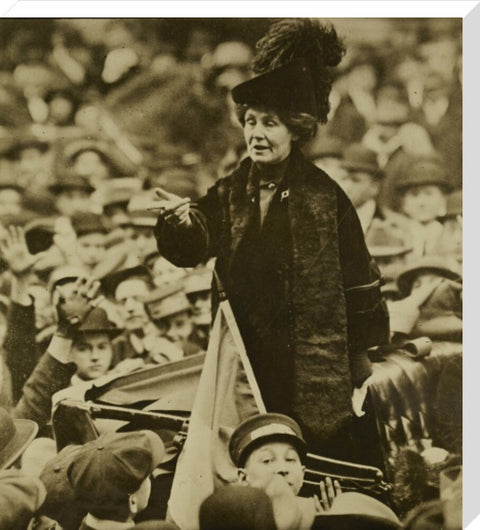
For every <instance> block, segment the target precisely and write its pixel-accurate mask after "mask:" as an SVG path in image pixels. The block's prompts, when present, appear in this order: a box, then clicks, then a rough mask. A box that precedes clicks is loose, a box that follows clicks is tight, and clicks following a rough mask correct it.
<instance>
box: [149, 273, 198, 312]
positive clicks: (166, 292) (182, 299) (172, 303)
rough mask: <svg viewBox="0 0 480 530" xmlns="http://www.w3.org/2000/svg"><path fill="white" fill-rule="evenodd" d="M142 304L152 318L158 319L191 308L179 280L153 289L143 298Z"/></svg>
mask: <svg viewBox="0 0 480 530" xmlns="http://www.w3.org/2000/svg"><path fill="white" fill-rule="evenodd" d="M144 304H145V307H146V308H147V312H148V314H149V316H150V318H151V319H152V320H160V319H162V318H166V317H169V316H171V315H176V314H177V313H181V312H183V311H188V310H189V309H191V306H190V302H189V301H188V298H187V297H186V295H185V292H184V290H183V285H182V284H181V283H180V282H175V283H172V284H168V285H165V286H162V287H158V288H157V289H154V290H153V291H151V292H150V293H149V294H148V295H147V296H146V297H145V298H144Z"/></svg>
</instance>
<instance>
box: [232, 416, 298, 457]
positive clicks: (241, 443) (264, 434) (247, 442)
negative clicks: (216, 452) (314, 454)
mask: <svg viewBox="0 0 480 530" xmlns="http://www.w3.org/2000/svg"><path fill="white" fill-rule="evenodd" d="M274 440H281V441H285V442H288V443H291V444H292V445H293V446H294V447H295V448H296V449H297V451H298V454H299V456H300V458H301V459H302V460H303V458H304V457H305V454H306V449H307V447H306V443H305V440H304V439H303V434H302V431H301V430H300V427H299V425H298V424H297V422H296V421H294V420H292V418H289V417H288V416H285V415H284V414H277V413H273V412H268V413H265V414H256V415H255V416H251V417H250V418H247V419H246V420H244V421H243V422H242V423H241V424H240V425H239V426H238V427H237V428H236V429H235V431H234V432H233V434H232V436H231V438H230V443H229V446H228V450H229V453H230V458H231V459H232V461H233V463H234V464H235V465H236V466H237V467H242V466H243V465H244V464H245V461H246V459H247V456H248V455H249V454H250V453H251V452H252V451H253V450H254V449H256V448H257V447H260V446H261V445H263V444H264V443H268V442H269V441H274Z"/></svg>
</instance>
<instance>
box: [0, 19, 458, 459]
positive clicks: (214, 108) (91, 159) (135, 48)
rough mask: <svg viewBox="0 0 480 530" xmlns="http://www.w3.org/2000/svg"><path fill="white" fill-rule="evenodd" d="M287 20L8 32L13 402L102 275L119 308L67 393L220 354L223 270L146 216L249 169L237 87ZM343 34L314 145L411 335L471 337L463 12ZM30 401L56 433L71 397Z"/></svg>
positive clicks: (10, 27) (8, 324) (0, 307)
mask: <svg viewBox="0 0 480 530" xmlns="http://www.w3.org/2000/svg"><path fill="white" fill-rule="evenodd" d="M271 22H272V19H213V18H212V19H141V20H140V19H90V20H81V19H70V20H51V19H44V20H40V19H35V20H28V19H11V20H7V19H5V20H2V21H1V25H0V27H1V31H0V40H1V46H0V251H1V252H0V271H1V275H0V344H3V356H2V358H1V365H0V370H1V371H0V374H1V377H0V384H1V387H0V399H1V405H3V406H5V407H8V408H10V407H18V406H19V403H18V402H19V400H21V398H22V396H23V398H22V399H24V398H25V389H24V385H25V383H26V382H27V380H29V377H31V376H32V374H33V373H34V372H35V370H36V369H38V366H39V359H40V357H41V355H42V354H43V352H44V351H45V350H46V347H47V345H48V343H49V341H50V339H51V337H52V335H53V333H54V330H55V329H56V328H57V325H58V319H59V316H58V312H57V306H58V302H59V300H60V299H61V298H62V297H63V298H68V296H69V294H68V290H69V289H70V290H72V289H73V288H74V287H75V286H76V287H77V289H78V282H77V283H75V282H76V281H77V280H78V278H81V277H84V276H87V277H91V278H94V279H96V280H98V281H99V282H100V288H99V290H98V293H99V294H102V295H103V296H104V300H103V302H102V303H101V308H100V307H99V308H97V309H95V310H94V311H93V312H92V313H91V314H90V316H89V317H88V318H87V320H86V322H84V323H83V324H82V331H83V335H82V337H83V338H82V340H78V341H77V343H75V347H74V350H75V352H74V353H73V355H76V358H74V362H75V366H76V372H75V373H70V374H68V377H67V379H66V380H65V381H63V382H62V380H61V379H58V380H57V381H56V386H57V387H58V386H60V388H61V385H62V384H63V385H64V386H67V385H69V384H75V383H76V382H78V381H79V380H80V381H82V380H92V379H95V378H97V377H100V376H102V375H104V374H106V373H107V372H108V371H109V370H111V369H114V370H117V371H130V370H132V369H135V368H138V367H140V366H143V365H145V364H151V363H153V364H162V363H165V362H169V361H172V360H178V359H181V358H182V357H185V356H188V355H192V354H195V353H198V352H202V351H205V350H206V347H207V343H208V336H209V329H210V324H211V314H210V313H211V311H210V284H211V281H212V270H213V266H212V264H211V263H205V264H204V265H202V266H201V267H199V268H197V269H195V270H186V269H179V268H177V267H174V266H173V265H171V264H170V263H169V262H168V261H167V260H165V259H164V258H163V257H162V256H161V254H160V253H159V252H158V249H157V247H156V241H155V238H154V235H153V227H154V226H155V224H156V216H155V214H153V213H152V212H149V211H148V209H147V207H148V205H149V204H150V202H151V201H152V200H153V199H154V192H153V190H154V188H155V187H156V186H160V187H162V188H163V189H165V190H167V191H168V192H171V193H175V194H177V195H180V196H182V197H190V198H191V199H192V200H193V201H195V199H197V198H199V197H200V196H202V195H203V194H204V193H205V192H206V190H207V189H208V187H209V186H210V185H212V184H213V183H214V182H215V181H216V180H217V179H219V178H221V177H223V176H226V175H228V174H229V173H230V172H231V171H232V170H233V169H235V168H236V167H237V165H238V163H239V162H240V161H241V160H242V158H243V157H244V156H245V149H244V140H243V134H242V129H241V127H240V125H239V124H238V122H237V120H236V118H235V114H234V109H233V103H232V101H231V99H230V90H231V88H232V87H234V86H235V85H237V84H239V83H241V82H243V81H245V80H247V79H248V78H249V77H250V76H251V75H252V73H251V70H250V62H251V59H252V56H253V50H254V45H255V42H256V41H257V40H258V38H259V37H261V36H262V35H263V34H264V33H265V31H266V29H267V28H268V26H269V25H270V24H271ZM332 22H333V23H334V24H335V27H336V28H337V31H338V33H339V34H340V35H342V36H343V37H344V39H345V42H346V48H347V54H346V56H345V58H344V60H343V61H342V63H341V64H340V67H339V68H338V73H337V76H336V79H335V81H334V84H333V89H332V93H331V101H330V104H331V110H330V114H329V120H328V123H327V124H326V125H325V126H322V127H320V128H319V132H318V133H317V135H316V137H315V138H314V139H313V140H311V141H310V142H309V143H308V144H307V145H306V146H305V147H304V152H305V154H306V156H307V157H308V158H309V159H310V160H312V161H313V162H314V164H315V165H317V166H318V167H320V168H322V169H324V170H325V171H326V172H327V173H328V174H329V175H330V176H331V177H332V178H333V179H335V180H336V181H337V182H338V183H339V184H340V185H341V186H342V188H343V189H344V191H345V192H346V193H347V195H348V196H349V198H350V199H351V201H352V203H353V205H354V206H355V208H356V209H357V212H358V215H359V218H360V221H361V224H362V227H363V229H364V233H365V237H366V241H367V245H368V247H369V250H370V253H371V255H372V256H373V257H374V258H375V260H376V262H377V264H378V266H379V268H380V270H381V272H382V273H383V276H384V279H385V285H384V286H383V290H384V294H385V297H386V299H387V302H388V304H389V309H390V325H391V333H392V340H393V341H395V340H401V341H403V340H405V338H416V337H420V336H425V335H427V336H429V337H430V338H432V339H433V340H452V341H457V342H460V341H461V335H462V314H461V312H462V286H461V278H462V270H461V267H462V198H461V187H462V49H461V43H462V40H461V39H462V35H461V19H414V18H412V19H336V20H332ZM82 341H83V342H82ZM102 341H103V342H102ZM87 351H88V352H89V357H88V359H87V358H86V357H87V356H86V354H85V352H87ZM53 373H54V372H51V373H50V377H51V376H52V374H53ZM43 376H44V374H43V375H42V377H43ZM460 377H461V376H460ZM460 382H461V378H460ZM26 389H27V393H26V397H27V403H26V402H25V400H24V401H20V407H24V408H23V409H22V410H23V415H24V417H31V418H32V419H35V421H37V423H39V424H40V427H42V425H44V424H45V423H46V422H47V420H48V417H49V415H50V398H51V393H52V389H51V388H50V389H49V391H48V392H47V394H48V395H46V396H45V395H43V396H41V397H42V399H43V401H42V400H40V401H39V400H38V399H37V397H38V396H37V397H34V398H33V401H32V399H30V398H31V394H30V393H31V385H30V386H29V385H28V384H27V386H26ZM35 392H37V390H35ZM29 399H30V401H29ZM32 403H33V404H32ZM32 407H33V408H32ZM457 412H458V411H457ZM460 412H461V397H460ZM17 415H18V414H17ZM20 417H22V416H21V415H20ZM455 421H456V420H455ZM455 436H456V438H455V440H454V441H453V442H452V444H453V445H452V448H451V450H452V451H454V452H456V450H458V448H459V447H460V448H461V433H460V434H459V432H458V430H457V431H456V432H455ZM460 450H461V449H460Z"/></svg>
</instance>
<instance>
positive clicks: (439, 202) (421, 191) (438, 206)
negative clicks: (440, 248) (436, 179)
mask: <svg viewBox="0 0 480 530" xmlns="http://www.w3.org/2000/svg"><path fill="white" fill-rule="evenodd" d="M445 205H446V199H445V194H444V193H443V191H442V190H441V189H440V188H439V187H438V186H434V185H431V184H428V185H421V186H413V187H411V188H408V189H407V191H406V192H405V194H404V196H403V202H402V212H403V213H404V214H405V215H407V217H410V218H411V219H414V220H415V221H418V222H419V223H429V222H430V221H434V220H435V219H436V218H437V217H439V216H441V215H444V213H445V207H446V206H445Z"/></svg>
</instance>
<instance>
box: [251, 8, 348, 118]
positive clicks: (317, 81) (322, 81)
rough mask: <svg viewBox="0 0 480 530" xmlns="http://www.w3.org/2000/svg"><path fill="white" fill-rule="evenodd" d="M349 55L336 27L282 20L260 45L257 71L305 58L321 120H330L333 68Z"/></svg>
mask: <svg viewBox="0 0 480 530" xmlns="http://www.w3.org/2000/svg"><path fill="white" fill-rule="evenodd" d="M344 54H345V46H344V44H343V42H342V40H341V39H340V38H339V37H338V35H337V32H336V30H335V28H334V27H333V26H332V25H323V24H321V23H320V22H318V21H316V20H311V19H308V18H302V19H299V18H294V19H285V20H280V21H279V22H276V23H274V24H272V26H270V28H269V30H268V31H267V33H266V35H265V36H264V37H262V38H261V39H260V40H259V41H258V42H257V44H256V54H255V57H254V59H253V64H252V67H253V71H254V72H255V73H257V74H263V73H265V72H269V71H270V70H273V69H274V68H278V67H280V66H284V65H285V64H288V63H290V62H292V61H293V60H295V59H305V60H306V61H307V62H308V64H309V67H310V71H311V73H312V78H313V82H314V85H315V96H316V99H317V107H318V115H319V117H320V121H321V122H323V123H325V122H326V121H327V114H328V111H329V104H328V96H329V94H330V90H331V86H332V81H333V68H334V67H335V66H337V65H338V64H339V62H340V61H341V59H342V57H343V55H344Z"/></svg>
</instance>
